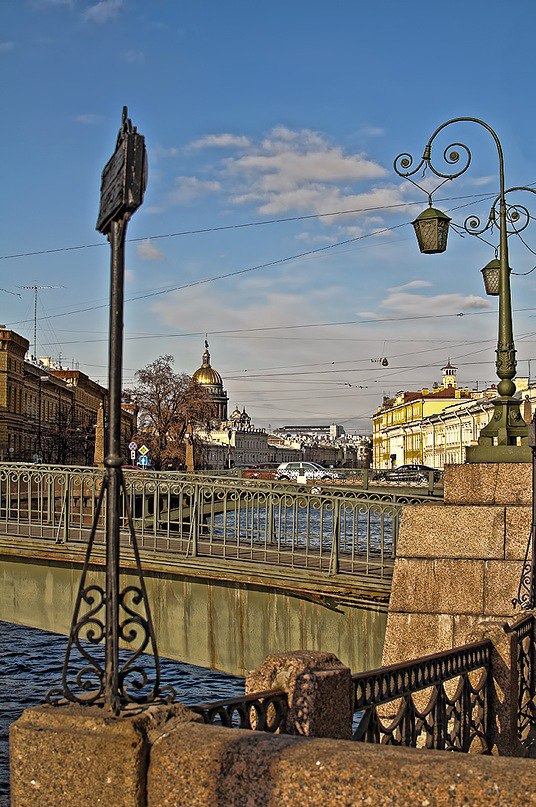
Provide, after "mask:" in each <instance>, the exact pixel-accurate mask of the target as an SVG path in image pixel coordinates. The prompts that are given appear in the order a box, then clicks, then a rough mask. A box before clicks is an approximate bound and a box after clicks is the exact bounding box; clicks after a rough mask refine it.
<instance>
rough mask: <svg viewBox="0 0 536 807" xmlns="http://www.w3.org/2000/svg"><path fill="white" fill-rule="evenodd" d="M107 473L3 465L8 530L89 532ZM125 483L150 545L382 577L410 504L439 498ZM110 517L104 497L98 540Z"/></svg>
mask: <svg viewBox="0 0 536 807" xmlns="http://www.w3.org/2000/svg"><path fill="white" fill-rule="evenodd" d="M101 480H102V471H100V470H99V469H96V468H83V467H67V466H36V465H21V464H16V463H3V464H0V534H2V533H3V534H4V535H8V536H18V537H31V538H42V539H48V540H52V541H56V542H57V543H65V542H67V541H68V542H85V541H87V539H88V536H89V533H90V529H91V525H92V522H93V517H94V514H95V510H96V506H97V501H98V494H99V489H100V484H101ZM125 489H126V495H122V496H121V502H120V503H121V507H122V513H121V526H122V540H123V541H124V542H125V543H128V541H129V533H128V529H127V518H126V516H127V510H128V508H129V509H130V512H131V514H132V517H133V523H134V528H135V530H136V535H137V541H138V545H139V546H140V548H141V549H143V550H150V551H155V552H158V551H164V552H167V553H172V554H176V555H178V556H181V557H191V556H194V557H212V558H220V559H232V560H239V561H250V562H253V563H255V562H257V563H264V564H270V565H272V564H274V565H278V566H286V567H290V568H296V569H310V570H319V571H325V572H327V573H329V574H334V573H338V572H343V573H348V574H363V575H373V576H375V577H380V578H383V577H389V576H390V574H391V572H392V567H393V562H394V557H395V554H396V542H397V535H398V525H399V516H400V512H401V508H402V505H404V504H413V503H422V502H429V501H431V499H430V498H429V497H427V496H425V495H422V494H420V493H419V492H418V491H415V492H409V493H407V494H406V495H400V494H397V493H393V492H391V491H376V492H372V491H361V490H358V489H355V488H352V487H349V486H344V485H329V486H327V485H325V486H324V485H322V486H320V485H318V486H317V485H312V486H309V487H300V486H298V485H297V484H295V483H292V482H286V483H282V482H272V481H266V480H249V479H236V478H223V477H210V476H203V475H198V474H195V475H194V474H190V475H188V474H180V473H174V472H169V473H168V472H164V473H151V472H143V473H141V472H137V471H132V472H128V471H127V472H125ZM106 522H107V508H106V503H103V507H102V511H101V513H100V517H99V521H98V525H97V533H96V536H95V543H97V544H98V543H99V542H103V541H104V534H105V528H106Z"/></svg>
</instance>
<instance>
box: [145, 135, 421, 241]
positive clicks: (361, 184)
mask: <svg viewBox="0 0 536 807" xmlns="http://www.w3.org/2000/svg"><path fill="white" fill-rule="evenodd" d="M208 147H217V148H234V149H238V153H234V154H231V155H230V156H226V157H225V158H224V159H221V160H218V161H217V162H216V163H213V164H211V165H210V164H205V165H204V166H203V173H202V174H200V175H199V176H191V177H179V178H178V180H177V182H178V188H176V189H175V191H174V192H172V193H171V195H170V196H169V197H168V203H177V202H178V203H182V202H184V201H190V200H191V199H192V198H197V197H199V196H201V195H202V194H204V193H214V192H219V191H222V192H225V195H222V200H223V201H225V203H226V204H231V205H235V206H238V205H248V206H250V207H252V208H254V209H255V212H256V213H258V214H261V215H265V216H279V215H284V214H286V213H313V214H314V213H324V212H332V211H338V210H341V211H347V210H354V209H355V210H357V211H358V212H357V213H356V214H355V216H354V222H355V218H356V217H358V216H359V215H360V213H361V210H362V208H384V207H385V206H396V205H398V204H400V203H401V202H404V201H405V199H406V198H407V194H408V189H409V188H412V186H410V185H409V183H399V182H396V181H395V180H394V179H391V178H390V177H391V174H390V172H389V171H388V170H387V169H386V168H384V166H382V165H380V164H379V163H378V162H376V161H375V160H373V159H371V158H369V157H368V156H367V155H366V154H365V153H363V152H352V151H349V150H347V149H344V148H343V147H342V146H340V145H338V144H337V143H335V142H334V141H333V140H331V139H330V138H329V137H328V136H327V135H325V134H323V133H322V132H316V131H313V130H311V129H298V130H293V129H290V128H288V127H286V126H277V127H275V128H273V129H271V130H270V131H269V132H268V133H267V134H266V135H265V136H264V137H262V138H261V139H260V140H258V141H253V140H252V139H251V138H248V137H246V136H245V135H237V134H230V133H222V134H214V135H206V136H204V137H201V138H199V139H197V140H194V141H192V142H191V143H190V144H189V145H188V146H186V150H192V149H197V150H199V151H200V150H202V149H204V148H208ZM183 151H184V150H183ZM158 153H160V154H161V155H162V156H180V155H179V152H178V149H176V148H171V149H160V150H159V152H158ZM385 180H387V181H385ZM411 192H412V193H413V189H412V190H411ZM321 223H322V224H324V225H326V226H328V225H331V224H334V223H337V224H341V222H340V221H337V217H331V218H329V219H323V220H321ZM344 223H349V224H350V225H351V224H352V223H353V222H352V217H351V216H348V217H345V218H344ZM360 223H364V222H360Z"/></svg>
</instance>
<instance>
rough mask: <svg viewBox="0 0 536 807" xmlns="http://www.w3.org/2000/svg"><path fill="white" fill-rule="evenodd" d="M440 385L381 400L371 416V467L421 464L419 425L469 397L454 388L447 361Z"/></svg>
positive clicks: (467, 393)
mask: <svg viewBox="0 0 536 807" xmlns="http://www.w3.org/2000/svg"><path fill="white" fill-rule="evenodd" d="M442 374H443V379H442V384H437V383H436V384H434V386H433V387H432V388H431V389H429V388H424V389H422V390H419V391H416V392H408V391H402V392H399V393H397V394H396V395H395V397H394V398H385V399H384V401H383V404H382V406H380V407H379V409H378V411H377V412H376V414H375V415H373V416H372V442H373V464H374V467H375V468H396V467H398V466H400V465H407V464H416V465H423V464H426V463H424V452H423V438H422V429H421V424H422V422H423V420H424V419H425V418H427V417H429V416H431V415H437V414H438V413H439V412H442V411H443V410H444V409H446V408H447V407H448V406H452V404H454V403H459V402H460V401H461V400H462V399H470V398H472V393H470V392H469V390H468V389H459V388H458V387H457V385H456V367H453V366H452V365H451V363H450V361H449V362H448V363H447V364H446V365H445V367H443V368H442Z"/></svg>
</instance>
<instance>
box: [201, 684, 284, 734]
mask: <svg viewBox="0 0 536 807" xmlns="http://www.w3.org/2000/svg"><path fill="white" fill-rule="evenodd" d="M189 708H190V709H191V710H192V711H193V712H197V713H198V714H200V715H201V716H202V718H203V722H205V723H208V724H210V725H213V726H225V727H226V728H238V729H251V730H253V731H268V732H270V733H272V734H273V733H275V732H278V733H279V734H284V733H285V731H286V723H287V716H288V695H287V693H286V692H283V691H280V690H269V691H267V692H255V693H253V694H252V695H245V696H244V697H243V698H229V699H228V700H218V701H214V702H213V703H199V704H196V705H195V706H190V707H189Z"/></svg>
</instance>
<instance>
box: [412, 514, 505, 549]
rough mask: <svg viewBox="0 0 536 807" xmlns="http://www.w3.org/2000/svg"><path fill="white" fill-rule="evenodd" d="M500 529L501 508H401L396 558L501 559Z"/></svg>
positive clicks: (502, 536)
mask: <svg viewBox="0 0 536 807" xmlns="http://www.w3.org/2000/svg"><path fill="white" fill-rule="evenodd" d="M504 529H505V508H504V507H501V506H488V507H482V506H480V507H479V506H468V505H465V506H456V505H428V504H422V505H412V506H409V507H404V510H403V514H402V520H401V524H400V535H399V539H398V543H397V557H409V558H478V559H482V558H495V559H499V558H503V557H504Z"/></svg>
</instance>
